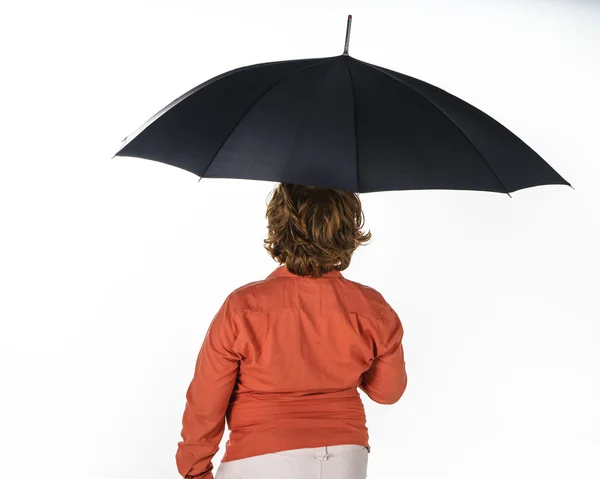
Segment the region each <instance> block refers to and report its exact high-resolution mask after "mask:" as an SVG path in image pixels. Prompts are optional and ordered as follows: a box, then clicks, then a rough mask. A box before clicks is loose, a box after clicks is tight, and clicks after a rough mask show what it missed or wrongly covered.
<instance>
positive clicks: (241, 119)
mask: <svg viewBox="0 0 600 479" xmlns="http://www.w3.org/2000/svg"><path fill="white" fill-rule="evenodd" d="M331 58H332V57H328V58H327V59H325V60H323V61H322V62H318V63H313V64H312V65H309V66H307V67H304V68H301V69H299V70H295V71H293V72H291V73H288V74H287V75H286V76H284V77H283V78H280V79H279V80H277V81H276V82H275V83H273V84H272V85H271V86H269V88H267V89H266V90H265V91H264V92H262V94H261V95H260V96H259V97H258V98H256V99H255V100H254V101H253V102H252V104H251V105H250V106H249V107H248V109H247V110H246V111H245V112H244V114H243V115H242V116H241V117H240V119H239V120H238V121H237V122H236V124H235V126H234V127H233V128H232V129H231V131H230V132H229V134H228V135H227V136H226V137H225V139H224V140H223V143H221V146H219V149H218V150H217V151H216V153H215V154H214V155H213V157H212V158H211V159H210V161H209V162H208V164H207V165H206V168H204V173H203V174H202V175H199V176H200V177H201V178H202V177H203V176H204V174H206V172H207V171H208V168H209V167H210V165H211V163H212V162H213V160H214V159H215V158H216V157H217V155H218V154H219V152H220V151H221V150H222V149H223V146H225V143H227V140H228V139H229V137H230V136H231V134H232V133H233V132H234V131H235V129H236V128H237V127H238V126H239V124H240V123H241V122H242V121H243V119H244V118H246V116H247V115H248V113H250V110H252V108H254V105H256V104H257V103H258V102H259V101H260V99H261V98H262V97H264V96H265V95H266V94H267V93H268V92H270V91H271V90H272V89H273V88H274V87H275V86H276V85H278V84H279V83H281V82H282V81H283V80H285V79H286V78H289V77H291V76H292V75H295V74H296V73H300V72H303V71H304V70H308V69H309V68H313V67H316V66H317V65H321V64H323V63H327V62H329V61H331Z"/></svg>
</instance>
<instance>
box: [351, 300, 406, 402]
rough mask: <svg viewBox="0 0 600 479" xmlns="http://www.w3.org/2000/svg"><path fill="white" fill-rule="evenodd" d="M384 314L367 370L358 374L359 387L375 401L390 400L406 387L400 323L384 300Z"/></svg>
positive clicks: (395, 398) (397, 396) (392, 400)
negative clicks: (359, 378)
mask: <svg viewBox="0 0 600 479" xmlns="http://www.w3.org/2000/svg"><path fill="white" fill-rule="evenodd" d="M385 311H386V314H385V315H384V317H383V318H381V321H380V322H379V323H378V324H379V325H380V328H379V330H380V339H379V342H378V344H377V356H376V357H375V358H374V360H373V363H372V364H371V367H370V368H369V370H368V371H365V372H364V373H363V375H362V382H361V383H360V384H359V386H358V387H359V388H360V389H361V390H362V391H364V392H365V393H366V394H367V396H369V397H370V398H371V399H372V400H373V401H375V402H377V403H379V404H394V403H396V402H398V401H399V400H400V398H401V397H402V395H403V394H404V391H405V390H406V384H407V376H406V365H405V362H404V349H403V348H402V337H403V336H404V330H403V328H402V323H401V322H400V318H399V317H398V315H397V314H396V312H395V311H394V310H393V309H392V308H391V306H389V305H387V304H386V308H385Z"/></svg>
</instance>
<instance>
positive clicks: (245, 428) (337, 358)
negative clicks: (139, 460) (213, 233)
mask: <svg viewBox="0 0 600 479" xmlns="http://www.w3.org/2000/svg"><path fill="white" fill-rule="evenodd" d="M402 336H403V328H402V324H401V322H400V319H399V318H398V316H397V314H396V313H395V311H394V310H393V309H392V308H391V307H390V305H389V304H388V303H387V302H386V301H385V299H384V298H383V297H382V295H381V294H380V293H378V292H377V291H376V290H375V289H373V288H370V287H368V286H365V285H362V284H360V283H356V282H354V281H350V280H348V279H346V278H344V276H343V275H342V274H341V272H339V271H332V272H329V273H326V274H325V275H324V277H323V278H310V277H303V276H297V275H294V274H292V273H290V272H289V271H288V269H287V267H286V266H285V265H283V266H279V267H278V268H276V269H275V271H273V273H271V274H270V275H269V276H268V277H267V279H265V280H262V281H257V282H254V283H249V284H247V285H245V286H242V287H240V288H238V289H236V290H235V291H233V292H232V293H231V294H230V295H229V296H228V297H227V298H226V299H225V302H224V303H223V305H222V306H221V308H220V309H219V311H218V313H217V314H216V316H215V317H214V319H213V321H212V322H211V324H210V326H209V328H208V331H207V333H206V337H205V339H204V342H203V344H202V347H201V348H200V353H199V355H198V360H197V362H196V367H195V372H194V377H193V379H192V381H191V384H190V386H189V388H188V391H187V394H186V398H187V402H186V406H185V411H184V413H183V420H182V424H183V429H182V432H181V436H182V439H183V441H181V442H179V447H178V449H177V455H176V460H177V467H178V469H179V472H180V474H181V475H182V476H184V477H194V478H202V479H214V478H213V473H212V470H213V465H212V462H211V460H212V457H213V456H214V455H215V453H216V452H217V451H218V449H219V443H220V441H221V439H222V437H223V433H224V430H225V421H226V420H227V425H228V427H229V430H230V435H229V440H228V441H227V443H226V449H225V455H224V457H223V459H222V462H227V461H232V460H236V459H242V458H245V457H250V456H256V455H259V454H266V453H270V452H278V451H284V450H289V449H300V448H307V447H320V446H333V445H338V444H359V445H364V446H366V447H369V442H368V441H369V435H368V432H367V426H366V418H365V411H364V406H363V403H362V401H361V397H360V395H359V393H358V390H357V387H358V388H360V389H361V390H362V391H364V392H365V393H366V394H367V395H368V396H369V397H370V398H371V399H372V400H373V401H376V402H378V403H380V404H393V403H395V402H396V401H398V400H399V399H400V397H401V396H402V394H403V393H404V390H405V389H406V381H407V378H406V369H405V362H404V352H403V349H402Z"/></svg>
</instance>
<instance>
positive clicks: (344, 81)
mask: <svg viewBox="0 0 600 479" xmlns="http://www.w3.org/2000/svg"><path fill="white" fill-rule="evenodd" d="M351 22H352V16H351V15H350V16H349V17H348V25H347V30H346V43H345V48H344V53H343V54H342V55H340V56H335V57H327V58H313V59H304V60H287V61H279V62H271V63H261V64H257V65H251V66H246V67H241V68H237V69H235V70H232V71H229V72H226V73H223V74H221V75H219V76H216V77H214V78H212V79H210V80H208V81H206V82H204V83H202V84H201V85H199V86H197V87H196V88H194V89H192V90H190V91H189V92H187V93H186V94H184V95H182V96H181V97H179V98H178V99H177V100H175V101H174V102H172V103H171V104H169V105H167V106H166V107H165V108H163V109H162V110H161V111H159V112H158V113H157V114H156V115H154V116H153V117H152V118H150V120H148V121H147V122H146V123H145V124H144V125H142V126H141V127H140V128H139V129H138V130H137V131H135V132H134V133H133V134H131V135H130V136H128V137H127V138H125V139H124V140H123V142H124V143H123V145H122V146H121V148H120V150H119V151H118V152H117V153H116V154H115V156H117V155H118V156H132V157H139V158H146V159H149V160H154V161H160V162H162V163H167V164H170V165H173V166H176V167H179V168H182V169H184V170H187V171H190V172H192V173H195V174H196V175H198V176H200V178H243V179H254V180H267V181H277V182H286V183H294V184H301V185H312V186H323V187H328V188H337V189H343V190H346V191H353V192H359V193H367V192H373V191H385V190H417V189H451V190H481V191H493V192H500V193H509V192H512V191H516V190H520V189H523V188H528V187H531V186H538V185H545V184H562V185H569V186H570V184H569V183H567V181H566V180H565V179H563V178H562V177H561V176H560V175H559V174H558V173H557V172H556V171H555V170H554V169H553V168H552V167H551V166H550V165H548V163H546V162H545V161H544V160H543V159H542V158H541V157H540V156H539V155H538V154H537V153H536V152H535V151H533V150H532V149H531V148H530V147H529V146H527V145H526V144H525V143H524V142H523V141H521V140H520V139H519V138H518V137H517V136H515V135H514V134H513V133H511V132H510V131H509V130H507V129H506V128H505V127H504V126H502V125H501V124H500V123H498V122H497V121H496V120H494V119H493V118H491V117H490V116H488V115H486V114H485V113H483V112H482V111H480V110H478V109H477V108H475V107H473V106H471V105H470V104H468V103H466V102H464V101H462V100H461V99H459V98H457V97H455V96H453V95H451V94H449V93H447V92H445V91H444V90H441V89H439V88H437V87H435V86H433V85H430V84H429V83H425V82H424V81H421V80H417V79H416V78H412V77H410V76H407V75H403V74H401V73H397V72H395V71H392V70H388V69H387V68H383V67H380V66H377V65H373V64H370V63H366V62H363V61H361V60H357V59H356V58H353V57H351V56H350V55H348V43H349V38H350V26H351ZM113 158H114V157H113Z"/></svg>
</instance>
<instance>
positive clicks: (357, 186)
mask: <svg viewBox="0 0 600 479" xmlns="http://www.w3.org/2000/svg"><path fill="white" fill-rule="evenodd" d="M346 66H347V67H348V75H350V87H351V88H352V111H353V117H354V142H355V146H354V148H355V149H356V192H357V193H360V175H359V173H360V169H359V164H358V132H357V128H358V122H357V121H356V95H355V93H354V81H352V72H351V71H350V62H346Z"/></svg>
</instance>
